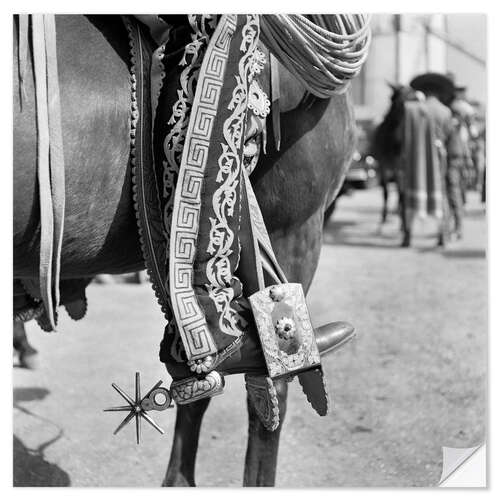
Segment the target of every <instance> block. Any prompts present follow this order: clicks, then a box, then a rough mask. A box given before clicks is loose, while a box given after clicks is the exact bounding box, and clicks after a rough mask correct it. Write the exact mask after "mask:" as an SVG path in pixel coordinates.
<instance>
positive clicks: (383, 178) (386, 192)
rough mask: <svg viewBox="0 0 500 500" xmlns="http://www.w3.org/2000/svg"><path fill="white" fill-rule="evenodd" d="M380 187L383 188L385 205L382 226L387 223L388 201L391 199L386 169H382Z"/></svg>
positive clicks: (383, 206)
mask: <svg viewBox="0 0 500 500" xmlns="http://www.w3.org/2000/svg"><path fill="white" fill-rule="evenodd" d="M380 186H381V187H382V197H383V205H382V224H385V222H386V221H387V201H388V198H389V190H388V188H387V178H386V175H385V168H384V167H381V168H380Z"/></svg>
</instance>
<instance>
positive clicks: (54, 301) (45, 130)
mask: <svg viewBox="0 0 500 500" xmlns="http://www.w3.org/2000/svg"><path fill="white" fill-rule="evenodd" d="M32 27H33V30H32V31H33V61H34V76H35V95H36V121H37V132H38V141H37V153H38V165H37V175H38V185H39V196H40V226H41V230H40V264H39V277H40V295H41V297H42V300H43V303H44V307H45V309H46V312H47V317H48V319H49V322H50V325H51V327H52V329H53V330H55V329H56V310H57V306H58V305H59V274H60V257H61V246H62V235H63V226H64V206H65V195H64V157H63V145H62V131H61V113H60V102H59V86H58V76H57V54H56V45H55V44H56V38H55V37H56V33H55V20H54V16H53V15H45V14H33V15H32Z"/></svg>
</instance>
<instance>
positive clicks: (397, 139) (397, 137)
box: [371, 84, 416, 234]
mask: <svg viewBox="0 0 500 500" xmlns="http://www.w3.org/2000/svg"><path fill="white" fill-rule="evenodd" d="M389 85H390V87H391V89H392V96H391V104H390V106H389V109H388V111H387V113H386V114H385V116H384V118H383V120H382V122H381V123H380V124H379V125H378V126H377V128H376V129H375V132H374V134H373V138H372V144H371V153H372V155H373V156H374V157H375V159H376V160H377V161H378V163H379V173H380V185H381V187H382V196H383V205H382V215H381V222H382V224H384V223H385V222H386V221H387V211H388V209H387V205H388V198H389V189H388V188H389V182H390V181H393V182H395V184H396V189H397V195H398V213H399V216H400V218H401V231H402V232H403V233H404V234H406V232H407V220H406V215H405V199H404V192H403V190H402V189H401V188H402V186H401V166H400V158H401V153H402V148H403V135H402V124H403V118H404V104H405V102H406V101H409V100H415V99H416V95H415V90H414V89H412V88H411V87H409V86H406V85H392V84H389Z"/></svg>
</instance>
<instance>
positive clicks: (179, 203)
mask: <svg viewBox="0 0 500 500" xmlns="http://www.w3.org/2000/svg"><path fill="white" fill-rule="evenodd" d="M236 21H237V16H236V15H224V16H222V18H221V20H220V22H219V24H218V26H217V28H216V30H215V32H214V34H213V36H212V38H211V40H210V43H209V46H208V48H207V52H206V55H205V58H204V60H203V64H202V67H201V70H200V77H199V80H198V85H197V88H196V94H195V100H194V103H193V108H192V116H191V119H190V121H189V126H188V131H187V134H186V140H185V146H184V151H183V154H182V161H181V167H180V171H179V178H178V185H177V188H176V193H175V200H174V209H173V214H172V227H171V244H170V265H169V270H170V294H171V299H172V306H173V312H174V315H175V319H176V322H177V326H178V328H179V331H180V334H181V337H182V341H183V343H184V347H185V350H186V355H187V358H188V359H198V358H202V357H205V356H207V355H208V354H214V353H216V352H217V347H216V345H215V342H214V340H213V338H212V335H211V333H210V331H209V329H208V326H207V323H206V320H205V313H204V311H203V309H202V308H201V306H200V304H199V303H198V300H197V298H196V295H195V292H194V290H193V286H192V284H193V264H194V259H195V254H196V241H197V237H198V229H199V216H200V209H201V187H202V181H203V174H204V171H205V167H206V163H207V158H208V150H209V146H210V138H211V135H212V131H213V125H214V121H215V116H216V112H217V108H218V104H219V99H220V95H221V90H222V86H223V83H224V74H225V71H226V67H227V61H228V56H229V49H230V45H231V39H232V37H233V35H234V33H235V29H236Z"/></svg>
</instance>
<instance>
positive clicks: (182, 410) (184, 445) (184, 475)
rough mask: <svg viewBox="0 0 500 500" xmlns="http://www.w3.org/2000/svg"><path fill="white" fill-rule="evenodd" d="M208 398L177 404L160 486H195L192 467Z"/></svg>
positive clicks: (208, 401) (193, 467) (193, 466)
mask: <svg viewBox="0 0 500 500" xmlns="http://www.w3.org/2000/svg"><path fill="white" fill-rule="evenodd" d="M209 403H210V398H205V399H200V400H199V401H195V402H194V403H191V404H188V405H183V406H177V416H176V419H175V431H174V440H173V443H172V451H171V452H170V460H169V463H168V468H167V472H166V474H165V478H164V479H163V483H162V486H196V485H195V481H194V469H195V463H196V453H197V451H198V440H199V437H200V427H201V422H202V420H203V415H204V414H205V411H206V409H207V408H208V404H209Z"/></svg>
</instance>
